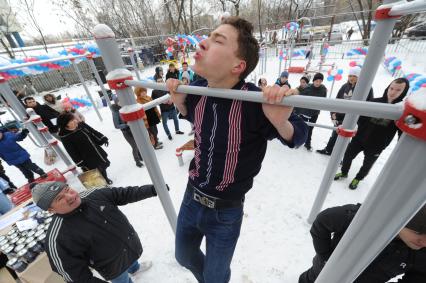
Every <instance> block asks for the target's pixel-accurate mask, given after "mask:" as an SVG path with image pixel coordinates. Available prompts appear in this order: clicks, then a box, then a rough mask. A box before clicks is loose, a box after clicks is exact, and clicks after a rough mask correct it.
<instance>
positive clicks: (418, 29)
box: [405, 23, 426, 37]
mask: <svg viewBox="0 0 426 283" xmlns="http://www.w3.org/2000/svg"><path fill="white" fill-rule="evenodd" d="M405 33H406V34H407V36H408V37H417V36H426V23H421V24H418V25H415V26H412V27H410V28H408V29H406V30H405Z"/></svg>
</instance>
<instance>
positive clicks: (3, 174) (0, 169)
mask: <svg viewBox="0 0 426 283" xmlns="http://www.w3.org/2000/svg"><path fill="white" fill-rule="evenodd" d="M0 178H2V179H3V180H5V181H6V182H7V183H8V184H9V187H11V188H16V186H15V185H14V184H13V183H12V181H11V180H10V178H9V176H7V175H6V171H5V170H4V168H3V164H1V163H0Z"/></svg>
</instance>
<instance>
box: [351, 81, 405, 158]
mask: <svg viewBox="0 0 426 283" xmlns="http://www.w3.org/2000/svg"><path fill="white" fill-rule="evenodd" d="M409 88H410V86H409V83H408V81H407V83H406V84H405V89H404V91H403V93H402V94H401V95H400V96H399V97H398V98H397V99H395V100H394V101H392V104H395V103H398V102H401V101H402V100H403V99H404V97H405V96H406V95H407V92H408V89H409ZM371 101H372V102H377V103H388V88H386V89H385V91H384V93H383V96H382V97H380V98H374V99H373V100H371ZM397 132H398V134H399V135H401V131H400V130H399V129H398V127H397V126H396V125H395V121H393V120H390V119H383V118H372V117H365V116H361V117H360V118H359V120H358V130H357V133H356V135H355V137H354V139H355V140H357V141H358V142H360V143H361V144H362V145H363V146H364V148H366V149H368V150H369V151H371V152H376V153H380V152H382V151H383V150H384V149H385V148H386V147H387V146H388V145H389V144H390V143H391V142H392V140H393V138H394V136H395V134H396V133H397Z"/></svg>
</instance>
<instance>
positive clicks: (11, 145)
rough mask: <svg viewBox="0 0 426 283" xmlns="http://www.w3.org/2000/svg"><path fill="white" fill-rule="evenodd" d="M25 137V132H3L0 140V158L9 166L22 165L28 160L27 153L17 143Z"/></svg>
mask: <svg viewBox="0 0 426 283" xmlns="http://www.w3.org/2000/svg"><path fill="white" fill-rule="evenodd" d="M26 136H27V132H21V133H18V134H17V133H12V132H4V133H3V137H2V138H1V139H0V158H1V159H3V160H4V161H6V163H7V164H9V165H18V164H22V163H24V162H25V161H27V160H28V159H30V155H29V153H28V152H27V151H26V150H25V149H23V148H22V147H21V146H20V145H19V144H18V143H17V142H18V141H22V140H23V139H25V137H26Z"/></svg>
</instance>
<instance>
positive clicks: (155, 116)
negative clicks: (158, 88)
mask: <svg viewBox="0 0 426 283" xmlns="http://www.w3.org/2000/svg"><path fill="white" fill-rule="evenodd" d="M136 101H137V102H138V103H140V104H145V103H148V102H150V101H152V98H151V97H149V96H148V95H145V96H138V97H136ZM145 114H146V119H147V121H148V125H149V126H150V127H152V126H155V125H157V124H158V123H160V121H161V120H160V118H161V115H160V112H159V111H158V109H157V106H155V107H154V108H151V109H148V110H146V111H145Z"/></svg>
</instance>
